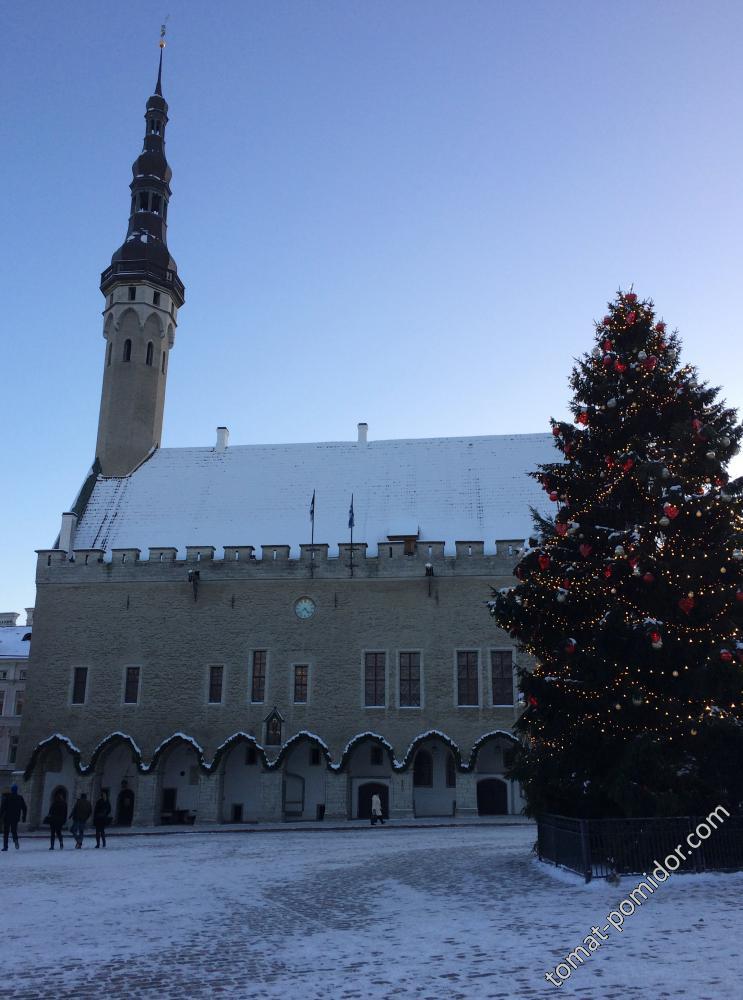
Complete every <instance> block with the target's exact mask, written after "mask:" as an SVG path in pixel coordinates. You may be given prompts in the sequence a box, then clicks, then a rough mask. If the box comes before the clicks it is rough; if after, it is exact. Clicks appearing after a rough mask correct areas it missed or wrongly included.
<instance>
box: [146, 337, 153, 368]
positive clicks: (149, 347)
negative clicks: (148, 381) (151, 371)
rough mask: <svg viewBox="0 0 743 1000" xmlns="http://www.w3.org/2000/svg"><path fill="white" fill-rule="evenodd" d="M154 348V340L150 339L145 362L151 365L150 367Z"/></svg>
mask: <svg viewBox="0 0 743 1000" xmlns="http://www.w3.org/2000/svg"><path fill="white" fill-rule="evenodd" d="M153 350H154V348H153V346H152V341H150V342H149V344H148V345H147V356H146V357H145V364H147V365H149V366H150V367H152V354H153Z"/></svg>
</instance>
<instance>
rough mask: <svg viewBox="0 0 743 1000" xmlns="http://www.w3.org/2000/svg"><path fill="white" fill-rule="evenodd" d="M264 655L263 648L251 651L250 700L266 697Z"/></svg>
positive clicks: (265, 655)
mask: <svg viewBox="0 0 743 1000" xmlns="http://www.w3.org/2000/svg"><path fill="white" fill-rule="evenodd" d="M266 657H267V653H266V650H265V649H256V650H255V651H254V653H253V677H252V681H251V686H250V700H251V701H263V700H264V699H265V697H266Z"/></svg>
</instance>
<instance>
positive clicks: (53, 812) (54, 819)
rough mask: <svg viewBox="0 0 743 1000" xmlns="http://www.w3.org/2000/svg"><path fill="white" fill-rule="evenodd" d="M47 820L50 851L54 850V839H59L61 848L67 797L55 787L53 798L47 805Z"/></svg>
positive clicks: (62, 845) (65, 819)
mask: <svg viewBox="0 0 743 1000" xmlns="http://www.w3.org/2000/svg"><path fill="white" fill-rule="evenodd" d="M47 819H48V821H49V833H50V837H51V847H50V848H49V850H50V851H53V850H54V839H55V837H56V839H57V840H58V841H59V849H60V850H62V848H63V847H64V842H63V840H62V827H63V826H64V825H65V822H66V821H67V799H66V798H65V797H64V793H63V792H62V791H61V790H60V789H57V791H56V793H55V795H54V800H53V801H52V804H51V805H50V806H49V815H48V816H47Z"/></svg>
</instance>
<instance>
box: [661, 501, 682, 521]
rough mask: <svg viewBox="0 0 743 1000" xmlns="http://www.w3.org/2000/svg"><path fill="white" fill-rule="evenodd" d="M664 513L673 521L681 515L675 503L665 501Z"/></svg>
mask: <svg viewBox="0 0 743 1000" xmlns="http://www.w3.org/2000/svg"><path fill="white" fill-rule="evenodd" d="M663 513H664V514H665V515H666V517H670V519H671V520H672V521H673V520H674V519H675V518H677V517H678V516H679V509H678V507H677V506H676V504H675V503H664V504H663Z"/></svg>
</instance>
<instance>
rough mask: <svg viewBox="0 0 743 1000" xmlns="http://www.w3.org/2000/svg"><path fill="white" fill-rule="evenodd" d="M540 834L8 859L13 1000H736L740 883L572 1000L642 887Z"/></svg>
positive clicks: (632, 929)
mask: <svg viewBox="0 0 743 1000" xmlns="http://www.w3.org/2000/svg"><path fill="white" fill-rule="evenodd" d="M534 836H535V831H534V827H532V826H513V825H511V826H493V827H485V826H472V827H451V828H440V829H432V828H430V827H429V828H425V827H422V828H416V829H410V828H399V829H395V827H394V825H393V824H388V825H387V826H385V827H383V828H380V827H375V828H373V829H372V828H371V827H363V828H356V829H351V828H349V829H347V830H344V831H340V832H337V831H313V830H303V829H297V830H292V831H291V832H288V831H282V832H242V831H241V832H224V833H201V832H199V831H194V832H193V833H189V834H183V835H179V836H144V837H127V836H119V837H117V836H115V835H111V836H110V837H109V846H108V848H107V849H106V850H105V851H103V850H95V849H94V848H93V844H92V842H91V841H90V840H87V839H86V843H85V847H84V849H83V850H82V851H76V850H73V849H70V848H71V846H72V844H71V840H70V838H67V839H66V845H67V846H66V847H65V850H64V851H63V852H60V851H59V850H57V851H54V852H53V853H52V852H51V851H49V850H48V847H47V843H46V842H45V841H43V840H40V839H34V840H31V839H26V840H25V841H22V844H21V850H19V851H14V850H13V847H12V846H11V848H10V851H9V852H8V853H7V854H0V878H1V879H2V912H3V916H4V920H3V930H2V937H0V940H2V967H3V971H4V983H3V994H4V996H6V997H13V998H24V1000H25V998H28V1000H32V998H33V1000H36V998H40V997H54V998H72V997H75V998H80V1000H86V998H90V1000H92V998H94V997H95V998H98V997H106V998H109V1000H117V998H124V997H126V998H127V1000H143V998H148V1000H149V998H157V1000H160V998H168V1000H169V998H176V997H178V998H185V1000H190V998H201V997H210V998H212V997H214V996H220V995H221V996H225V997H271V998H278V997H281V998H285V1000H295V998H297V1000H298V998H302V1000H320V998H323V1000H326V998H332V1000H335V998H339V1000H356V998H359V1000H361V998H366V997H372V998H413V997H415V998H419V1000H429V998H436V1000H439V998H441V1000H470V998H473V1000H480V998H499V1000H510V998H540V1000H541V998H544V997H552V996H555V995H557V994H560V995H564V996H574V997H581V998H586V1000H587V998H591V1000H596V998H599V997H600V998H601V1000H620V998H622V1000H625V998H638V997H642V998H645V997H647V998H652V1000H658V998H663V997H668V998H677V997H684V998H689V1000H712V998H718V997H721V996H736V995H738V996H739V995H740V975H741V963H742V960H743V934H741V930H742V929H743V928H742V927H741V917H740V911H739V909H738V907H739V902H740V897H741V891H742V890H743V874H741V873H739V874H735V875H685V876H682V875H676V876H672V877H671V878H670V879H669V880H668V882H666V883H665V884H663V885H661V886H660V887H659V889H658V890H657V892H656V893H655V894H654V895H653V896H652V897H651V898H650V899H649V900H648V901H647V902H646V903H644V904H643V905H642V906H641V907H640V908H639V909H638V910H636V912H635V913H634V914H633V915H631V916H628V917H626V918H625V924H624V932H623V933H622V934H618V933H615V932H613V933H612V935H611V936H610V939H609V940H608V941H606V942H605V943H604V944H603V945H602V947H601V948H600V950H599V951H597V952H596V953H595V954H593V955H592V956H591V957H590V959H588V960H587V961H586V963H585V964H584V965H583V966H581V967H579V968H577V969H576V970H575V971H574V972H573V973H572V975H571V977H570V979H569V980H568V982H566V983H565V985H563V986H562V987H560V988H559V989H558V988H557V987H555V986H552V985H550V984H549V983H548V982H547V981H546V979H545V976H544V974H545V972H546V971H548V970H552V969H554V967H555V965H556V963H558V962H560V961H562V960H563V959H564V957H565V955H566V954H567V953H568V952H569V951H572V950H573V948H575V946H576V945H577V944H580V943H581V942H582V940H583V938H584V937H585V936H586V935H587V934H588V933H589V932H590V928H591V927H592V926H594V925H600V926H603V925H604V924H605V923H606V915H607V913H608V912H609V910H612V909H614V908H615V907H616V905H617V904H618V903H619V901H620V900H622V899H624V898H625V897H626V896H627V895H628V893H629V892H630V891H631V890H632V889H633V888H634V887H635V885H636V883H637V879H636V878H634V877H627V878H624V879H623V880H622V883H621V884H620V885H619V886H610V885H607V883H606V882H603V881H594V882H592V883H591V884H590V885H585V884H584V883H583V881H582V880H581V879H579V878H577V877H574V876H572V875H569V874H567V873H565V872H555V870H554V869H551V868H549V867H548V866H545V865H541V864H540V863H539V862H538V861H536V860H535V859H534V858H533V856H532V855H531V853H530V851H531V847H532V844H533V841H534Z"/></svg>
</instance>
